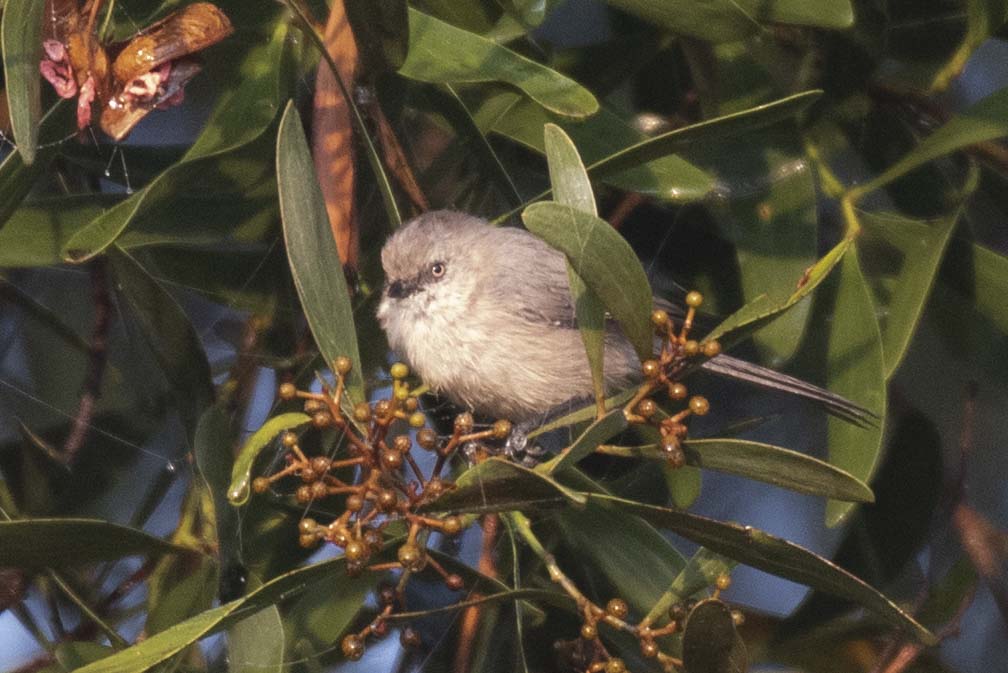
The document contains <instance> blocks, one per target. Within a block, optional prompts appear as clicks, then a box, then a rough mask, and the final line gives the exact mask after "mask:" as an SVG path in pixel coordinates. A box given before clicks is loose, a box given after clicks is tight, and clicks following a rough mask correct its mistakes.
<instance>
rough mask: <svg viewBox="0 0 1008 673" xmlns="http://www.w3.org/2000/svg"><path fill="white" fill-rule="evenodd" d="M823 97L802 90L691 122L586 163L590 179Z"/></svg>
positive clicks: (762, 123)
mask: <svg viewBox="0 0 1008 673" xmlns="http://www.w3.org/2000/svg"><path fill="white" fill-rule="evenodd" d="M820 96H822V91H819V90H811V91H802V92H801V93H796V94H793V95H791V96H788V97H786V98H781V99H779V100H775V101H771V102H769V103H764V104H763V105H757V106H756V107H753V108H749V109H748V110H742V111H741V112H735V113H733V114H729V115H724V116H723V117H715V118H714V119H708V120H706V121H702V122H698V123H696V124H690V125H689V126H684V127H682V128H679V129H676V130H674V131H669V132H667V133H662V134H661V135H657V136H655V137H653V138H648V139H647V140H642V141H640V142H639V143H637V144H635V145H631V146H630V147H627V148H625V149H623V150H621V151H619V152H616V153H614V154H612V155H610V156H608V157H606V158H605V159H602V160H600V161H596V162H594V163H592V164H590V165H589V166H588V174H589V175H590V176H592V177H593V178H598V179H605V178H607V177H609V176H612V175H616V174H618V173H622V172H623V171H626V170H629V169H631V168H634V167H636V166H640V165H641V164H644V163H647V162H649V161H653V160H654V159H657V158H660V157H664V156H667V155H669V154H672V153H674V152H677V151H679V150H683V149H686V148H688V147H689V146H690V145H692V144H694V143H699V142H702V141H705V140H714V139H716V140H720V141H724V140H726V139H728V138H732V137H735V136H739V135H742V134H744V133H749V132H752V131H756V130H759V129H762V128H765V127H767V126H770V125H772V124H775V123H777V122H779V121H782V120H784V119H789V118H791V117H794V116H795V115H797V114H799V113H800V112H802V111H803V110H805V109H806V108H807V107H808V106H809V105H811V104H812V103H814V102H815V101H816V100H818V99H819V97H820Z"/></svg>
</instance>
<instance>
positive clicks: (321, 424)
mask: <svg viewBox="0 0 1008 673" xmlns="http://www.w3.org/2000/svg"><path fill="white" fill-rule="evenodd" d="M311 422H312V425H314V426H315V427H316V428H328V427H329V426H330V425H332V422H333V417H332V416H331V415H330V414H329V412H328V411H316V412H315V413H314V414H312V417H311Z"/></svg>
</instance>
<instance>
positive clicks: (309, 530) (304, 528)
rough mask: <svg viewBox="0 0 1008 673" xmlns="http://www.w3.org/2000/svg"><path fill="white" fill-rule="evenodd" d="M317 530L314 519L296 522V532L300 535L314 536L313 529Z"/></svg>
mask: <svg viewBox="0 0 1008 673" xmlns="http://www.w3.org/2000/svg"><path fill="white" fill-rule="evenodd" d="M317 528H318V522H317V521H315V519H311V518H309V517H305V518H303V519H301V520H300V521H298V530H299V531H300V532H301V534H302V535H309V534H311V535H314V534H315V529H317Z"/></svg>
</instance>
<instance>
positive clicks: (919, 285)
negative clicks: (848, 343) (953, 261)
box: [858, 212, 959, 379]
mask: <svg viewBox="0 0 1008 673" xmlns="http://www.w3.org/2000/svg"><path fill="white" fill-rule="evenodd" d="M859 219H860V222H861V226H862V227H863V228H864V234H865V235H864V236H862V237H861V238H860V239H859V241H858V243H859V245H864V244H865V242H866V239H868V240H871V239H872V238H874V239H878V240H881V241H883V242H884V243H886V244H888V245H890V246H892V247H894V248H896V249H897V250H898V251H899V253H900V254H901V255H902V257H903V260H902V263H901V266H900V269H899V272H898V273H897V275H896V277H895V279H894V281H895V287H894V289H893V291H892V294H891V295H890V296H889V297H888V299H887V300H886V301H882V302H880V303H881V304H882V306H883V307H884V313H883V320H882V353H883V355H884V356H885V371H886V379H891V378H892V376H893V374H895V373H896V370H897V368H899V365H900V363H901V362H902V361H903V356H904V355H906V352H907V349H908V348H909V347H910V341H911V339H912V338H913V335H914V333H915V332H916V330H917V324H918V323H919V322H920V318H921V314H922V313H923V312H924V306H925V305H926V304H927V299H928V296H930V294H931V288H932V286H933V285H934V282H935V278H936V277H937V276H938V268H939V265H940V264H941V260H942V257H943V256H944V255H945V249H946V248H947V247H948V243H949V241H950V240H951V239H952V232H953V230H954V229H955V225H956V222H958V220H959V212H956V213H954V214H951V215H949V216H948V217H945V218H942V219H940V220H937V221H935V222H931V223H924V222H920V221H918V220H910V219H906V218H903V217H899V216H898V215H881V214H875V213H862V214H861V215H860V216H859ZM876 298H878V297H877V296H876Z"/></svg>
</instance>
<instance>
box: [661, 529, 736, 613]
mask: <svg viewBox="0 0 1008 673" xmlns="http://www.w3.org/2000/svg"><path fill="white" fill-rule="evenodd" d="M734 567H735V561H732V560H731V559H728V558H725V557H724V556H721V555H720V554H715V553H714V552H712V551H710V550H709V549H704V548H703V547H701V548H700V549H698V550H697V552H696V553H695V554H693V556H691V557H690V560H689V562H688V563H686V567H685V568H683V569H682V571H681V572H680V573H679V574H678V575H676V577H675V579H674V580H672V584H671V585H670V586H669V588H668V590H667V591H666V592H665V593H664V594H662V597H661V598H659V599H658V600H657V601H655V604H654V607H652V608H651V612H649V613H648V616H649V617H651V618H652V619H653V620H658V622H659V623H660V622H663V621H666V620H667V619H668V616H667V613H668V611H669V608H671V607H672V606H673V605H676V604H677V603H685V602H686V601H688V600H689V599H690V598H692V597H694V596H695V595H696V594H697V593H699V592H701V591H703V590H704V589H707V588H708V587H713V586H715V584H716V582H717V580H718V578H719V577H722V576H723V575H728V574H729V573H731V571H732V568H734Z"/></svg>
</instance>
